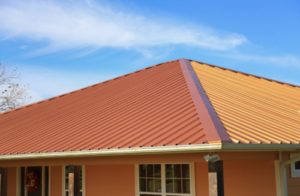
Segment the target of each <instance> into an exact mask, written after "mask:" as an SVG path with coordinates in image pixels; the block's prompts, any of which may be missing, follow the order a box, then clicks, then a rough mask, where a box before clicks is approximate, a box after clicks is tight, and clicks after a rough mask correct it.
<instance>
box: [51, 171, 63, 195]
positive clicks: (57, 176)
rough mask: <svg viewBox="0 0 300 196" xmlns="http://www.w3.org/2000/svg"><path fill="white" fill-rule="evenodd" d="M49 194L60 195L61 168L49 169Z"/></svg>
mask: <svg viewBox="0 0 300 196" xmlns="http://www.w3.org/2000/svg"><path fill="white" fill-rule="evenodd" d="M50 194H51V196H61V195H62V166H51V167H50Z"/></svg>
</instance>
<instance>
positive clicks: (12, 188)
mask: <svg viewBox="0 0 300 196" xmlns="http://www.w3.org/2000/svg"><path fill="white" fill-rule="evenodd" d="M16 179H17V169H16V168H15V167H9V168H7V194H8V196H15V195H17V193H16V191H17V189H16V184H17V183H16Z"/></svg>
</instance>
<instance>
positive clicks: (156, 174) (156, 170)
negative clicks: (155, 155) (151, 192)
mask: <svg viewBox="0 0 300 196" xmlns="http://www.w3.org/2000/svg"><path fill="white" fill-rule="evenodd" d="M154 177H157V178H159V177H161V168H160V165H154Z"/></svg>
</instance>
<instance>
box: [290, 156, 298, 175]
mask: <svg viewBox="0 0 300 196" xmlns="http://www.w3.org/2000/svg"><path fill="white" fill-rule="evenodd" d="M297 156H299V154H295V153H293V154H291V155H290V158H291V159H292V158H295V157H297ZM299 161H300V160H299ZM295 162H296V161H294V162H292V163H291V165H290V166H291V176H292V177H293V178H299V177H300V169H296V166H295Z"/></svg>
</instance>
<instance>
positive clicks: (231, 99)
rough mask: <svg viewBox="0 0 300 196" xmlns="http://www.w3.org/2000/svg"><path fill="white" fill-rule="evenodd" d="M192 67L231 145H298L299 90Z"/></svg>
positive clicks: (199, 65)
mask: <svg viewBox="0 0 300 196" xmlns="http://www.w3.org/2000/svg"><path fill="white" fill-rule="evenodd" d="M191 64H192V66H193V68H194V70H195V72H196V74H197V76H198V79H199V81H200V83H201V85H202V86H203V88H204V90H205V92H206V94H207V96H208V97H209V99H210V101H211V103H212V105H213V107H214V109H215V111H216V112H217V114H218V116H219V118H220V120H221V121H222V123H223V124H224V127H225V129H226V131H227V133H228V134H229V136H230V138H231V140H232V141H233V142H234V143H255V144H260V143H263V144H270V143H274V144H281V143H284V144H290V143H292V144H299V143H300V112H299V111H300V87H298V86H294V85H289V84H284V83H280V82H277V81H272V80H267V79H264V78H259V77H256V76H253V75H248V74H244V73H240V72H235V71H232V70H228V69H224V68H220V67H216V66H211V65H207V64H203V63H199V62H191Z"/></svg>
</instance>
